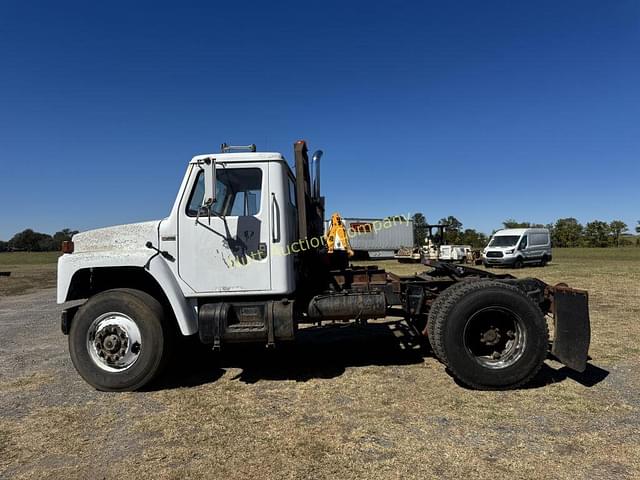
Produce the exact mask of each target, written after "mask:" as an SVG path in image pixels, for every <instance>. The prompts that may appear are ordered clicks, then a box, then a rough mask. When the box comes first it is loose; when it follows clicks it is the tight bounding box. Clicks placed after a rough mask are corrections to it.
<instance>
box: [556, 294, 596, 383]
mask: <svg viewBox="0 0 640 480" xmlns="http://www.w3.org/2000/svg"><path fill="white" fill-rule="evenodd" d="M553 317H554V322H555V338H554V341H553V347H552V348H551V353H552V354H553V355H554V356H555V357H556V358H557V359H558V360H559V361H560V362H562V363H563V364H564V365H566V366H567V367H569V368H571V369H573V370H576V371H578V372H584V370H585V369H586V368H587V355H588V352H589V342H590V340H591V326H590V323H589V300H588V296H587V292H585V291H583V290H575V289H572V288H568V287H560V286H557V287H555V288H554V292H553Z"/></svg>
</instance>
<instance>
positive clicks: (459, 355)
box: [428, 280, 549, 390]
mask: <svg viewBox="0 0 640 480" xmlns="http://www.w3.org/2000/svg"><path fill="white" fill-rule="evenodd" d="M438 300H441V301H440V302H439V304H438V309H437V310H436V311H435V312H434V318H433V319H431V316H430V318H429V319H430V320H431V323H432V325H430V326H429V330H432V331H433V335H432V337H431V338H430V341H431V342H432V344H433V345H434V351H435V352H436V354H437V355H438V357H439V358H440V360H441V361H442V362H443V363H444V364H446V365H447V367H449V370H450V371H451V372H452V373H453V375H454V376H455V377H456V378H457V379H459V380H460V381H461V382H462V383H464V384H465V385H468V386H469V387H472V388H476V389H483V390H496V389H497V390H501V389H510V388H517V387H519V386H521V385H524V384H525V383H527V382H528V381H530V380H531V379H532V378H533V377H534V376H535V375H536V374H537V373H538V371H539V370H540V368H541V367H542V364H543V362H544V360H545V358H546V355H547V349H548V341H549V334H548V330H547V323H546V321H545V318H544V316H543V314H542V312H541V311H540V308H539V307H538V306H537V305H536V304H535V303H534V302H533V301H532V300H531V299H530V298H529V297H528V296H527V295H526V294H525V293H523V292H522V291H521V290H520V289H518V288H517V287H515V286H513V285H508V284H505V283H501V282H496V281H492V280H480V281H475V282H468V283H462V284H460V286H458V287H456V288H451V289H449V290H447V291H445V292H444V293H443V294H442V295H441V297H440V298H438V299H437V300H436V301H438ZM434 305H435V302H434ZM428 325H429V324H428Z"/></svg>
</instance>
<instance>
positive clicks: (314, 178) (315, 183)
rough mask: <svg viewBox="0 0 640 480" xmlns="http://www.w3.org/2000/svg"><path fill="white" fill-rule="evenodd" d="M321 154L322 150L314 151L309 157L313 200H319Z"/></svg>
mask: <svg viewBox="0 0 640 480" xmlns="http://www.w3.org/2000/svg"><path fill="white" fill-rule="evenodd" d="M322 154H323V151H322V150H316V151H315V153H314V154H313V157H311V198H313V199H314V200H318V199H319V198H320V159H321V158H322Z"/></svg>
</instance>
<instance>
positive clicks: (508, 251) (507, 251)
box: [504, 248, 515, 255]
mask: <svg viewBox="0 0 640 480" xmlns="http://www.w3.org/2000/svg"><path fill="white" fill-rule="evenodd" d="M514 251H515V249H513V248H512V249H511V250H506V251H505V252H504V253H506V254H507V255H508V254H511V253H513V252H514Z"/></svg>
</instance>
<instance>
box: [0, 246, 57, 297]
mask: <svg viewBox="0 0 640 480" xmlns="http://www.w3.org/2000/svg"><path fill="white" fill-rule="evenodd" d="M59 256H60V253H58V252H33V253H32V252H3V253H0V272H11V276H10V277H0V296H3V295H20V294H23V293H29V292H33V291H35V290H40V289H42V288H50V287H55V285H56V262H57V260H58V257H59Z"/></svg>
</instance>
